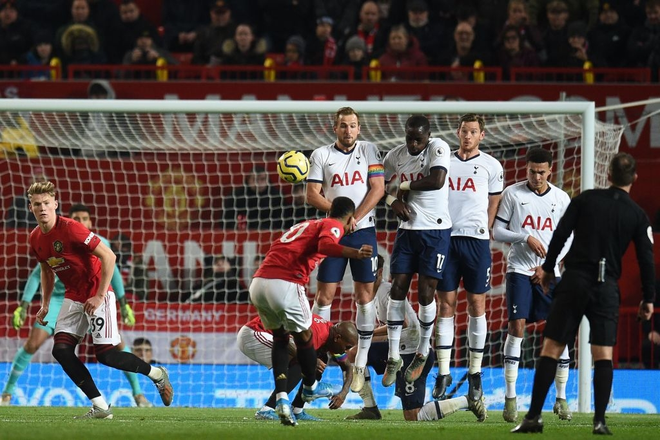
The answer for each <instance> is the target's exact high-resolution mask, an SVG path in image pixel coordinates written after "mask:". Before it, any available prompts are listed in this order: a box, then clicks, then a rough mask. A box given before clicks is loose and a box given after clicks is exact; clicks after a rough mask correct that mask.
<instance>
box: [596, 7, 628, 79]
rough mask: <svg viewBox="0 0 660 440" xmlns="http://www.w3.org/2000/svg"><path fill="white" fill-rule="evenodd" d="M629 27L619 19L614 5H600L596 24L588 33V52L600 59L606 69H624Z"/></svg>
mask: <svg viewBox="0 0 660 440" xmlns="http://www.w3.org/2000/svg"><path fill="white" fill-rule="evenodd" d="M629 37H630V27H629V26H628V25H627V24H626V23H625V22H624V21H623V20H621V19H620V17H619V12H618V9H617V7H616V5H615V4H612V3H608V2H605V3H602V4H601V6H600V13H599V14H598V23H597V24H596V27H594V29H592V30H591V32H590V33H589V42H590V43H591V45H590V48H589V49H590V52H591V53H593V54H595V55H596V56H597V57H598V58H600V59H601V60H602V61H603V62H604V64H605V65H606V66H607V67H626V65H627V58H628V57H627V54H626V45H627V44H628V38H629Z"/></svg>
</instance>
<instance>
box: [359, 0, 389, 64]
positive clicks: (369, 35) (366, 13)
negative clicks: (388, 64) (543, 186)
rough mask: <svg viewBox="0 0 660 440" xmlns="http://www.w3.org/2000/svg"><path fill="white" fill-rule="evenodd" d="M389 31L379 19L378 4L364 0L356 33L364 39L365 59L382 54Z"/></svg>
mask: <svg viewBox="0 0 660 440" xmlns="http://www.w3.org/2000/svg"><path fill="white" fill-rule="evenodd" d="M389 33H390V32H389V27H388V26H385V25H383V22H382V20H381V19H380V10H379V8H378V4H376V2H375V1H371V0H367V1H366V2H364V3H363V4H362V8H361V9H360V16H359V18H358V25H357V30H356V35H357V36H358V37H360V38H361V39H362V40H363V41H364V44H365V46H366V48H367V50H366V57H367V59H374V58H378V57H379V56H381V55H382V54H383V52H384V51H385V46H386V45H387V40H388V36H389Z"/></svg>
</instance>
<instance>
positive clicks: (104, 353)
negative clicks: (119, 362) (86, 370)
mask: <svg viewBox="0 0 660 440" xmlns="http://www.w3.org/2000/svg"><path fill="white" fill-rule="evenodd" d="M94 351H95V354H96V359H97V360H98V361H99V362H100V363H102V364H103V365H108V366H112V365H114V364H115V363H116V362H114V359H115V358H116V355H117V353H118V351H117V350H116V349H115V348H114V347H113V346H112V345H110V346H105V345H102V346H95V347H94Z"/></svg>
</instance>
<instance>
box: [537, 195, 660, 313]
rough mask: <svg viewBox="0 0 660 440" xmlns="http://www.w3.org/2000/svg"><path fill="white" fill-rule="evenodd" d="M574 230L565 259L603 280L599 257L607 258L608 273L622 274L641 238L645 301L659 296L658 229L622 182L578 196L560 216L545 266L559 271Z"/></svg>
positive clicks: (569, 267)
mask: <svg viewBox="0 0 660 440" xmlns="http://www.w3.org/2000/svg"><path fill="white" fill-rule="evenodd" d="M571 232H573V233H574V237H573V244H572V245H571V249H570V250H569V251H568V254H567V255H566V258H565V259H564V265H565V266H566V269H567V270H579V271H583V272H587V273H589V274H590V276H593V279H594V281H596V280H597V279H598V262H599V261H600V260H601V258H605V260H606V262H607V265H606V276H607V277H610V278H614V279H616V280H618V279H619V278H620V277H621V258H622V257H623V254H624V253H625V251H626V249H627V248H628V245H629V244H630V242H631V241H634V242H635V248H636V251H637V261H638V262H639V268H640V274H641V281H642V291H643V296H644V302H653V300H654V298H655V273H654V272H655V267H654V262H653V232H652V231H651V224H650V222H649V219H648V217H647V216H646V213H645V212H644V211H643V210H642V208H640V207H639V205H637V203H635V202H634V201H633V200H632V199H631V198H630V195H629V194H628V193H627V192H626V191H624V190H622V189H620V188H617V187H610V188H608V189H594V190H589V191H585V192H583V193H582V194H580V195H579V196H577V197H575V198H574V199H573V200H572V201H571V203H570V204H569V205H568V208H567V209H566V213H565V214H564V216H563V217H562V219H561V220H560V221H559V224H558V225H557V229H556V230H555V232H554V234H553V235H552V240H551V241H550V245H549V246H548V252H547V257H546V259H545V262H544V263H543V270H544V271H546V272H553V270H554V269H553V268H554V267H555V264H556V262H557V256H558V255H559V253H560V252H561V250H562V248H563V247H564V243H565V242H566V240H567V239H568V237H569V236H570V235H571Z"/></svg>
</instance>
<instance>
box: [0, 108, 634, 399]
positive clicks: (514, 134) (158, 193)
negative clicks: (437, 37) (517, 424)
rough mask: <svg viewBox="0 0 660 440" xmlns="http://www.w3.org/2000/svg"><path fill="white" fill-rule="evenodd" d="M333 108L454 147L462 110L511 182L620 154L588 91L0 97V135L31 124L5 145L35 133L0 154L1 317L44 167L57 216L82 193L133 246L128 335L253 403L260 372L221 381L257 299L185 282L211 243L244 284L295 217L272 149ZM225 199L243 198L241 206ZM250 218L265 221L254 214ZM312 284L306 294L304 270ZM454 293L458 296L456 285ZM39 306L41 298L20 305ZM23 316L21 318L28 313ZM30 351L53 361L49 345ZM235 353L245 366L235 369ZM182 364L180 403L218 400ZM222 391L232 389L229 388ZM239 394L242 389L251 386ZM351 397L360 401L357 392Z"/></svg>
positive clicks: (345, 294) (375, 136) (304, 147)
mask: <svg viewBox="0 0 660 440" xmlns="http://www.w3.org/2000/svg"><path fill="white" fill-rule="evenodd" d="M344 106H348V107H352V108H354V109H355V110H356V111H357V112H359V113H360V122H361V126H362V129H361V134H360V139H363V140H367V141H371V142H374V143H375V144H376V145H377V146H378V147H379V148H380V149H381V150H382V151H383V152H386V151H387V150H389V149H391V148H393V147H395V146H396V145H399V144H401V143H403V142H404V124H405V120H406V119H407V117H408V116H409V115H410V114H424V115H427V116H429V119H430V122H431V133H432V136H436V137H440V138H442V139H444V140H446V141H447V142H448V143H449V145H450V147H452V149H455V147H456V140H457V138H456V134H455V133H456V130H457V128H458V127H457V123H458V118H459V117H460V115H462V114H465V113H477V114H480V115H483V116H484V117H485V119H486V137H485V138H484V140H483V141H482V149H484V150H485V151H488V152H490V153H492V154H493V155H494V156H495V157H497V158H498V159H499V160H500V161H502V163H503V165H504V169H505V173H506V176H505V177H506V182H505V184H506V185H507V186H508V185H510V184H512V183H514V182H515V181H519V180H522V179H523V178H524V176H525V174H524V167H525V163H524V152H525V150H526V149H527V148H529V147H532V146H542V147H544V148H547V149H550V150H551V151H552V152H553V155H554V156H555V163H556V164H559V163H561V164H562V170H561V171H562V172H561V173H557V172H555V174H554V176H553V177H554V178H556V177H557V176H558V175H560V176H561V178H562V181H560V182H555V181H553V182H554V183H556V184H557V185H558V186H560V187H563V188H564V189H565V190H566V191H567V192H568V193H569V194H571V195H575V194H577V193H579V192H581V191H584V190H587V189H590V188H594V187H602V186H606V185H607V172H606V170H607V164H608V163H609V159H610V158H611V157H612V156H613V155H614V154H615V153H616V152H617V151H618V146H619V142H620V138H621V134H622V131H623V130H622V127H621V126H618V125H613V124H605V123H603V122H600V121H598V120H597V119H596V117H595V105H594V103H593V102H583V101H578V102H576V101H569V102H566V101H557V102H528V101H508V102H490V101H480V102H463V101H461V102H454V101H452V102H445V101H398V100H392V101H256V100H255V101H247V100H245V101H224V100H204V101H199V100H189V101H184V100H168V99H166V100H62V99H55V100H40V99H0V130H3V133H4V130H7V129H14V130H20V128H18V129H17V127H23V129H24V131H25V133H24V134H25V135H26V136H27V134H29V136H27V137H24V138H23V139H21V140H15V142H16V143H20V142H23V143H26V142H28V141H27V140H26V139H30V140H29V142H32V143H33V144H34V145H36V146H38V147H39V149H40V150H41V153H40V154H39V155H38V156H36V157H25V156H24V155H23V154H21V153H18V154H17V155H14V156H11V155H9V154H6V155H4V157H2V156H0V165H1V166H0V182H2V185H3V187H2V191H3V200H5V204H4V211H3V214H4V218H5V228H4V232H3V233H4V236H3V238H4V241H5V244H4V245H2V246H0V253H2V257H3V258H4V261H6V264H5V268H4V269H2V270H1V272H0V290H1V289H2V288H3V287H4V290H5V291H7V292H9V293H8V295H7V297H6V298H2V297H0V302H1V301H3V300H4V301H5V302H4V309H5V311H6V312H7V313H6V314H5V315H6V316H9V314H11V313H12V312H13V310H14V308H15V306H16V305H17V300H18V299H20V292H21V291H22V286H23V284H24V283H25V279H26V277H27V274H28V273H29V269H30V268H31V267H32V266H33V265H34V264H35V261H34V260H32V259H31V258H30V257H29V255H28V253H27V248H26V243H25V241H26V240H25V239H26V236H27V232H28V230H27V229H25V228H22V227H20V226H19V227H14V226H11V227H10V226H8V224H9V223H8V218H9V217H8V212H9V211H10V209H12V207H11V206H10V202H9V200H11V199H12V198H16V197H19V198H20V197H21V196H22V195H23V194H24V192H25V189H26V184H29V182H30V179H33V178H34V177H35V170H36V169H39V170H41V171H43V173H44V174H45V175H46V176H47V177H50V178H52V179H53V180H55V181H56V183H57V185H58V188H60V204H61V208H62V213H63V214H67V212H66V210H67V209H68V208H69V207H70V206H71V205H72V204H73V203H77V202H79V201H82V202H84V203H85V204H88V205H90V208H91V209H92V212H93V213H94V214H93V217H94V227H95V228H98V230H99V232H100V233H102V235H105V236H106V238H109V239H113V238H117V240H116V241H115V240H112V241H113V244H117V246H118V248H119V249H121V246H122V243H123V242H122V238H121V236H126V238H127V241H126V244H127V246H130V247H132V252H133V254H132V261H130V262H128V263H127V264H126V266H127V267H126V268H125V275H126V281H127V283H128V288H127V291H128V292H129V295H130V296H129V298H130V300H129V302H131V301H133V302H134V303H135V309H136V316H137V317H138V319H139V320H141V321H142V322H139V323H138V325H137V326H136V328H130V327H127V326H122V327H121V332H122V334H123V335H124V336H126V337H127V342H129V343H130V342H131V341H132V340H133V339H135V338H137V337H141V336H144V335H148V336H150V337H151V339H152V342H153V343H154V344H155V345H158V347H159V348H158V349H159V350H160V352H158V354H157V356H158V360H159V361H161V362H166V363H177V364H179V365H181V367H180V372H181V373H183V372H184V371H186V372H188V371H193V372H195V374H200V375H202V376H203V375H205V374H208V375H210V377H213V378H216V377H217V378H221V379H219V380H221V381H227V382H221V384H222V385H223V386H225V388H227V389H228V391H226V392H223V391H216V394H215V395H216V397H215V398H216V399H217V396H218V395H222V396H224V397H223V399H225V400H222V402H230V401H233V402H238V403H236V405H239V406H253V405H255V403H256V402H258V401H259V399H262V398H263V397H264V395H265V396H267V394H266V391H268V389H269V388H270V387H271V386H272V384H271V381H270V379H269V377H268V373H266V375H265V376H264V375H263V374H262V375H261V376H258V377H259V378H258V379H254V378H252V376H249V377H250V379H249V380H250V381H253V382H252V384H251V385H252V386H258V388H259V391H258V392H254V393H253V394H250V393H251V391H249V390H246V389H245V387H243V388H242V387H241V386H236V384H235V383H233V382H230V381H240V380H242V379H241V375H242V374H248V375H249V374H253V373H252V370H243V369H241V368H243V367H245V368H247V367H253V368H257V367H256V366H254V365H253V363H251V362H250V361H248V360H247V358H245V357H244V356H243V355H242V354H241V353H240V352H238V350H237V349H236V344H235V336H234V335H235V332H236V330H237V329H238V328H239V327H240V325H242V324H243V323H245V322H247V320H248V319H250V318H251V317H253V316H254V311H253V310H251V309H250V306H249V305H248V304H245V303H241V301H238V303H236V304H234V303H231V302H229V303H227V302H226V301H225V302H223V301H219V302H218V303H216V302H214V303H212V304H211V303H209V304H206V303H204V302H195V301H194V300H191V298H192V297H193V296H194V295H192V293H194V292H195V291H197V289H200V288H202V287H203V285H204V282H205V281H206V279H205V278H204V275H205V273H204V272H205V269H208V270H209V271H212V270H213V269H212V267H213V266H214V265H215V263H216V260H215V258H214V256H218V255H219V254H222V255H223V256H225V257H226V258H227V259H229V260H231V262H232V264H234V265H235V267H234V270H235V271H234V272H232V274H233V275H232V276H233V277H234V278H237V279H238V280H239V283H238V284H239V286H238V287H237V289H238V290H241V291H242V293H241V294H244V292H245V289H246V287H247V284H249V279H250V276H251V274H252V273H253V271H254V264H256V263H255V261H256V258H258V257H259V256H260V255H263V253H264V252H265V251H266V250H267V248H268V245H269V244H270V242H271V241H272V239H273V238H275V237H276V236H277V235H278V234H279V233H281V231H282V229H283V228H285V227H287V225H288V224H290V223H291V218H289V217H287V216H292V215H293V214H291V213H292V212H293V210H292V209H290V208H292V206H293V205H292V204H295V201H294V195H293V192H294V189H296V188H297V187H302V185H296V186H292V185H290V184H288V183H285V182H282V181H280V180H278V178H277V173H276V171H275V159H276V158H277V157H278V156H279V155H280V154H281V153H283V152H285V151H288V150H291V149H295V150H301V151H304V152H306V153H309V152H311V150H313V149H315V148H317V147H319V146H322V145H327V144H330V143H331V142H333V141H334V139H335V136H334V133H333V131H332V122H333V116H334V113H335V112H336V111H337V109H338V108H340V107H344ZM7 139H9V138H5V136H4V135H3V142H9V143H11V142H12V141H11V139H9V140H7ZM253 169H258V170H260V171H259V172H263V173H264V174H265V175H266V176H267V179H266V180H268V181H269V184H270V186H271V187H272V188H274V192H273V193H272V194H270V195H269V200H270V203H267V204H266V206H267V208H268V210H267V211H266V215H269V213H270V217H269V218H266V219H264V218H262V217H259V218H258V219H257V220H256V223H251V219H249V218H245V217H241V214H240V213H239V214H237V215H236V216H234V217H231V218H227V213H228V212H230V208H229V207H228V205H227V204H226V200H227V199H229V198H230V197H232V196H231V193H232V191H236V190H238V189H240V188H241V187H243V185H244V183H245V182H247V181H248V180H249V179H250V178H251V177H252V174H253V173H254V172H255V171H253ZM231 209H232V210H235V211H236V212H238V211H240V209H239V208H237V207H236V206H232V207H231ZM313 211H314V210H309V209H307V210H303V211H302V212H304V213H305V215H307V216H310V215H314V214H316V213H315V212H313ZM232 212H233V211H232ZM378 213H379V214H378V215H377V218H378V220H382V221H381V222H379V223H378V224H379V225H383V228H384V229H383V230H382V231H381V230H379V242H382V243H379V245H380V246H379V247H380V250H381V251H384V252H389V251H390V250H391V246H392V240H393V237H394V235H393V234H394V232H393V229H394V227H395V222H393V220H392V218H388V210H387V209H386V208H385V207H384V206H381V207H380V210H379V211H378ZM205 215H210V217H205ZM379 215H380V216H383V217H382V218H381V217H378V216H379ZM261 224H265V225H268V226H267V227H259V225H261ZM255 225H256V226H255ZM492 248H493V250H494V258H493V272H494V273H496V275H495V276H496V277H497V278H498V280H499V281H498V285H497V286H494V288H493V291H492V292H491V294H490V295H489V304H490V305H491V306H492V307H493V310H488V319H489V326H490V328H489V332H490V335H489V342H488V344H489V348H488V349H487V350H489V351H490V353H491V357H490V358H489V361H488V362H489V363H488V364H486V363H485V364H484V367H487V368H488V367H493V371H497V373H493V377H492V378H488V380H492V381H493V383H496V382H497V381H498V380H499V379H498V378H497V377H495V375H497V374H501V372H499V370H497V368H500V367H501V366H502V365H501V360H498V359H497V355H496V354H497V353H496V352H498V351H500V352H501V343H502V342H503V336H502V333H501V330H502V329H505V328H506V306H505V302H504V286H503V283H502V280H503V278H504V271H505V263H506V261H505V255H506V250H507V246H506V245H501V244H497V243H493V244H492ZM138 260H139V264H138ZM218 264H219V263H218ZM209 266H211V267H209ZM138 269H139V270H138ZM140 271H141V272H140ZM138 272H140V275H138ZM387 272H388V271H387V270H386V273H387ZM210 276H211V278H212V277H213V274H211V275H210ZM140 277H141V278H140ZM140 281H141V283H140ZM309 287H310V291H311V292H314V291H315V287H316V286H315V282H314V281H313V282H312V285H310V286H309ZM341 288H342V292H341V294H340V295H338V298H339V300H338V299H335V304H334V305H333V320H336V319H354V309H355V306H354V304H353V302H352V300H351V295H352V284H351V283H350V274H348V275H347V278H346V279H345V280H344V282H343V283H342V286H341ZM184 291H185V292H186V294H185V295H184V294H183V292H184ZM461 296H462V301H463V302H465V295H461ZM413 297H415V296H414V292H413ZM178 300H181V302H178ZM415 307H416V305H415ZM0 310H2V306H0ZM34 313H36V303H35V304H33V306H32V309H31V311H30V314H31V315H34ZM459 313H463V314H465V313H466V312H465V304H463V305H462V306H461V305H460V304H459ZM491 317H492V318H491ZM32 322H33V318H30V319H29V322H28V325H31V324H32ZM145 322H146V323H145ZM156 322H162V323H164V324H163V326H159V325H157V324H156ZM457 322H459V323H460V322H461V319H457ZM168 323H170V324H168ZM585 324H586V321H583V325H582V326H581V330H580V336H579V347H578V349H577V353H578V359H577V361H578V368H579V374H578V375H579V380H578V381H575V382H574V383H575V384H576V387H577V388H578V389H577V392H576V396H577V402H578V406H577V409H578V410H579V411H580V412H588V411H589V410H590V405H591V404H590V402H591V355H590V350H589V347H588V344H587V341H588V336H587V335H588V327H587V326H586V325H585ZM3 327H4V328H3ZM26 327H27V325H26V326H24V328H23V329H22V330H20V331H19V332H18V333H17V332H15V331H14V330H12V329H11V328H10V327H9V325H8V323H7V322H6V320H5V321H4V322H0V340H1V341H2V343H0V365H3V364H2V363H3V362H4V363H6V365H7V368H9V367H10V363H11V357H12V356H13V354H14V353H15V352H16V350H17V348H18V345H19V342H18V341H22V342H24V340H25V338H26V337H27V328H26ZM458 327H460V324H459V325H458ZM463 330H464V328H463ZM536 330H537V328H536V327H534V328H533V329H532V330H531V333H530V338H529V341H530V342H529V344H532V345H533V350H532V353H536V352H537V351H538V348H539V338H538V334H537V333H538V332H537V331H536ZM457 331H461V330H457ZM585 332H586V333H585ZM218 335H220V336H218ZM461 336H464V334H463V335H461V334H457V335H456V340H457V343H459V341H460V340H461ZM504 336H505V334H504ZM498 338H499V339H498ZM525 344H528V342H527V341H526V342H525ZM42 350H44V348H42ZM454 356H455V357H456V360H455V361H453V365H455V366H456V367H457V368H462V367H463V366H464V365H465V360H466V359H465V358H462V357H461V356H463V357H465V356H466V355H465V353H464V352H463V351H462V350H460V349H458V348H457V349H456V351H455V353H454ZM36 359H37V360H41V361H43V362H52V359H51V358H49V354H48V353H46V354H43V355H41V357H38V358H36ZM498 362H499V364H498ZM232 365H238V366H239V367H240V368H238V369H232V368H231V366H232ZM521 365H522V364H521ZM528 365H529V363H528ZM207 367H209V368H208V369H207ZM211 367H212V368H211ZM189 368H190V370H189ZM198 368H199V369H198ZM262 370H265V369H262ZM260 371H261V370H260ZM177 372H178V370H177V369H174V373H175V374H173V377H174V378H175V379H174V380H178V381H179V382H178V383H177V384H175V387H176V386H177V385H179V387H180V388H181V389H182V390H186V391H183V392H182V393H181V394H180V395H181V399H182V400H181V401H180V403H179V404H180V405H190V406H199V405H203V406H207V405H208V406H213V405H221V406H222V405H227V403H217V401H216V400H213V398H208V399H207V400H204V401H203V402H201V403H200V402H197V401H196V400H195V399H196V397H195V395H194V393H195V392H196V391H195V390H194V387H193V386H192V384H191V379H190V378H181V376H179V378H178V379H176V378H177V375H176V373H177ZM1 373H2V371H0V376H2V374H1ZM26 374H30V373H26ZM44 374H45V373H44ZM48 374H51V373H48ZM202 376H200V377H202ZM204 377H207V376H204ZM264 378H265V379H264ZM486 379H487V378H486V377H485V378H484V380H486ZM21 380H24V379H21ZM523 380H524V379H523V378H522V377H521V378H520V379H519V389H522V388H524V390H525V391H524V392H525V393H530V392H531V381H528V382H526V383H522V384H521V381H523ZM43 381H44V382H47V379H46V378H43ZM259 381H261V382H259ZM501 382H503V381H501ZM486 383H488V382H485V385H484V388H485V391H486V392H487V393H488V386H487V385H486ZM30 384H31V385H29V386H34V385H33V384H34V383H33V382H30ZM17 386H18V387H20V386H21V385H20V383H19V384H18V385H17ZM431 386H432V385H431ZM26 387H27V385H26ZM146 387H147V385H145V388H146ZM26 389H27V388H26ZM384 392H385V393H386V392H387V391H384ZM186 393H187V394H186ZM232 393H233V394H232ZM230 394H231V395H232V396H233V397H227V396H229V395H230ZM246 394H248V395H250V396H251V397H250V398H246V397H245V395H246ZM390 394H391V393H390ZM26 395H27V392H26ZM254 396H258V397H254ZM353 397H354V398H355V399H357V400H355V402H359V399H358V398H357V395H355V396H353ZM231 399H234V400H231ZM263 400H264V401H265V399H263ZM26 401H28V400H26ZM261 403H263V402H261ZM261 403H259V405H260V404H261ZM120 405H121V403H120ZM358 405H359V403H358Z"/></svg>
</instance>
